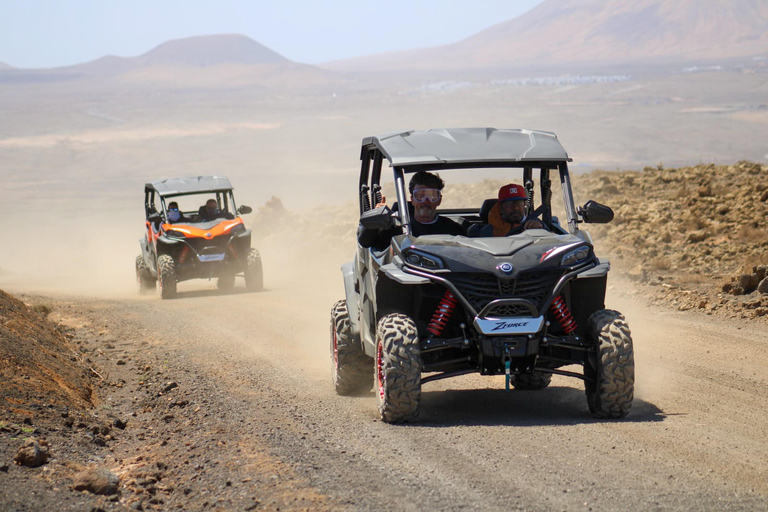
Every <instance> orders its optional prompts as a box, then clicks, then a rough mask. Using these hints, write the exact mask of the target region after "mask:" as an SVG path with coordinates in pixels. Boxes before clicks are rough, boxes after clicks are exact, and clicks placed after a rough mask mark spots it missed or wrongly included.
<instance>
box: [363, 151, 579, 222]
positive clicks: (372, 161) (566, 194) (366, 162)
mask: <svg viewBox="0 0 768 512" xmlns="http://www.w3.org/2000/svg"><path fill="white" fill-rule="evenodd" d="M360 159H361V160H362V165H361V168H360V183H359V191H358V194H359V203H360V215H362V214H363V213H365V212H366V211H368V210H370V209H372V208H373V207H375V206H376V204H378V203H379V202H380V201H381V170H382V163H383V161H384V155H383V153H382V152H381V150H379V149H378V148H377V147H376V146H375V145H373V144H371V145H367V146H363V149H362V151H361V155H360ZM481 168H483V169H492V168H522V169H523V185H524V187H525V190H526V195H527V199H526V215H530V214H532V213H537V212H536V211H534V209H533V204H534V182H533V169H534V168H537V169H540V175H539V185H540V193H541V198H542V201H541V206H540V207H539V209H540V210H541V211H540V212H538V213H541V214H542V216H543V217H542V221H543V222H544V223H545V224H546V225H550V224H551V222H552V209H551V198H552V181H551V180H550V171H551V170H557V171H558V172H559V176H560V184H561V187H562V191H563V203H564V204H565V212H566V217H567V222H568V231H569V232H570V233H571V234H575V233H576V232H577V231H578V223H579V222H580V221H579V219H578V216H577V212H576V208H575V207H574V200H573V190H572V189H571V178H570V174H569V172H568V162H567V161H565V160H561V161H546V160H545V161H531V160H526V161H524V162H520V161H481V162H454V163H435V164H417V165H408V166H398V165H395V166H392V169H393V171H394V178H395V192H396V194H397V201H398V203H399V204H400V205H405V204H406V202H407V198H406V197H405V174H410V173H415V172H419V171H450V170H460V169H481ZM444 211H445V212H446V213H454V211H451V210H444ZM455 212H456V213H459V212H464V213H466V211H465V210H461V211H455ZM398 215H399V217H400V222H401V224H402V225H403V228H404V230H405V231H406V233H408V234H410V216H409V212H408V208H404V207H401V208H399V209H398Z"/></svg>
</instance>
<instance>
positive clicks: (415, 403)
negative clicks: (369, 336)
mask: <svg viewBox="0 0 768 512" xmlns="http://www.w3.org/2000/svg"><path fill="white" fill-rule="evenodd" d="M375 367H376V370H375V376H376V390H377V393H376V398H377V401H378V405H379V414H380V415H381V419H382V420H383V421H385V422H387V423H400V422H404V421H415V420H416V419H417V418H418V416H419V406H420V402H421V351H420V350H419V333H418V330H417V329H416V323H415V322H414V321H413V319H412V318H410V317H409V316H406V315H402V314H400V313H392V314H389V315H386V316H384V317H382V319H381V320H379V324H378V327H377V329H376V360H375Z"/></svg>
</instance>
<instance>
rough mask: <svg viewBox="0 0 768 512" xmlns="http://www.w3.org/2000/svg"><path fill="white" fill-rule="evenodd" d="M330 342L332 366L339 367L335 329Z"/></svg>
mask: <svg viewBox="0 0 768 512" xmlns="http://www.w3.org/2000/svg"><path fill="white" fill-rule="evenodd" d="M331 340H332V342H333V366H334V367H335V368H338V367H339V347H338V345H337V343H336V329H333V336H332V337H331Z"/></svg>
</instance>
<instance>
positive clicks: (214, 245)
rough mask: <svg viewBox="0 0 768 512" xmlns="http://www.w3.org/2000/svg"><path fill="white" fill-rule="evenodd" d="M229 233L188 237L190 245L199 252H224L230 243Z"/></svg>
mask: <svg viewBox="0 0 768 512" xmlns="http://www.w3.org/2000/svg"><path fill="white" fill-rule="evenodd" d="M230 238H231V237H230V236H229V235H222V236H217V237H215V238H211V239H207V238H187V243H188V244H189V246H190V247H191V248H192V249H193V250H194V251H195V252H196V253H198V254H205V253H208V252H223V251H224V250H226V248H227V245H229V239H230Z"/></svg>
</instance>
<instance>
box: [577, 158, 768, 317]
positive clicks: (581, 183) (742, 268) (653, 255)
mask: <svg viewBox="0 0 768 512" xmlns="http://www.w3.org/2000/svg"><path fill="white" fill-rule="evenodd" d="M574 187H575V189H576V190H577V193H578V194H577V197H580V198H582V200H586V199H594V200H596V201H599V202H602V203H604V204H607V205H610V206H612V207H613V209H614V211H615V214H616V217H615V219H614V221H613V222H611V223H610V224H606V225H602V226H589V228H588V229H589V231H590V233H591V234H592V236H593V238H594V239H595V241H596V244H597V245H603V246H604V247H607V248H608V250H609V252H610V255H611V256H612V257H613V258H615V260H616V261H615V263H617V264H618V265H619V267H620V268H622V269H623V270H624V271H625V272H626V273H627V275H628V276H629V278H630V279H633V280H636V281H638V282H640V283H644V284H647V285H649V286H650V287H651V293H652V296H653V297H654V299H655V300H657V301H660V302H664V303H666V304H669V305H671V306H672V307H675V308H677V309H680V310H687V309H693V308H696V309H700V310H703V311H706V312H707V313H708V314H720V315H724V316H738V317H743V318H747V317H758V316H765V315H768V280H766V277H767V275H768V229H766V225H765V220H766V219H767V218H768V166H765V165H760V164H755V163H751V162H739V163H737V164H735V165H732V166H716V165H698V166H694V167H685V168H680V169H663V168H646V169H645V170H644V171H625V172H605V171H603V172H599V171H597V172H592V173H589V174H585V175H581V176H576V177H574ZM761 283H762V285H761ZM758 287H760V289H761V290H763V291H762V293H761V292H760V291H758Z"/></svg>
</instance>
